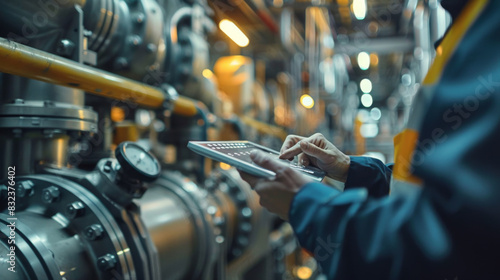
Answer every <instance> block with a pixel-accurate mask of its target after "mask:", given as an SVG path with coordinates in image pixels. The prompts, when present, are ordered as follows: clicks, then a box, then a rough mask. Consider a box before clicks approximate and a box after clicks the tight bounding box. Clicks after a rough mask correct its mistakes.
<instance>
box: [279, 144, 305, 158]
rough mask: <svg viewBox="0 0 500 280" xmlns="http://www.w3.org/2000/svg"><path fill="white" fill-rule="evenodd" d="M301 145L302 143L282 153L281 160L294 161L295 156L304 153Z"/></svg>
mask: <svg viewBox="0 0 500 280" xmlns="http://www.w3.org/2000/svg"><path fill="white" fill-rule="evenodd" d="M300 143H302V141H300V142H298V143H297V144H295V145H294V146H292V147H291V148H289V149H287V150H284V151H282V152H281V154H280V156H279V158H280V159H292V158H293V157H294V156H296V155H298V154H300V153H302V150H301V148H300Z"/></svg>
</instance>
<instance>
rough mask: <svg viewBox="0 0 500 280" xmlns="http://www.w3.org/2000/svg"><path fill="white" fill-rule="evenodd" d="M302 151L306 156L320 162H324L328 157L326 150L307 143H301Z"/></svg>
mask: <svg viewBox="0 0 500 280" xmlns="http://www.w3.org/2000/svg"><path fill="white" fill-rule="evenodd" d="M300 149H301V150H302V152H303V153H304V154H306V155H308V156H310V157H314V158H317V159H320V160H323V159H325V158H326V157H328V154H327V153H326V151H325V150H324V149H321V148H320V147H318V146H316V145H314V144H311V143H309V142H306V141H301V142H300Z"/></svg>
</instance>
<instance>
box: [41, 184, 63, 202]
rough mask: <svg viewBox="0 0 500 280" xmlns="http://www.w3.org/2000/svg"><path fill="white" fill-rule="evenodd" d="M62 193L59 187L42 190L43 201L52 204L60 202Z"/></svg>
mask: <svg viewBox="0 0 500 280" xmlns="http://www.w3.org/2000/svg"><path fill="white" fill-rule="evenodd" d="M60 196H61V192H60V191H59V188H58V187H54V186H50V187H48V188H45V189H43V190H42V201H43V202H45V203H52V202H55V201H57V200H59V197H60Z"/></svg>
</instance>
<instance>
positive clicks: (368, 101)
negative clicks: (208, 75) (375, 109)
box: [361, 93, 373, 108]
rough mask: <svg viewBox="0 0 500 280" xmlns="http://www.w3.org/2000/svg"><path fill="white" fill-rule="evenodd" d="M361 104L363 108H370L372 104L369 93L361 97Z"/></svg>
mask: <svg viewBox="0 0 500 280" xmlns="http://www.w3.org/2000/svg"><path fill="white" fill-rule="evenodd" d="M361 104H362V105H363V106H365V107H366V108H368V107H370V106H372V104H373V97H372V95H371V94H369V93H365V94H363V95H361Z"/></svg>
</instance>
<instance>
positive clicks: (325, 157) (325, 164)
mask: <svg viewBox="0 0 500 280" xmlns="http://www.w3.org/2000/svg"><path fill="white" fill-rule="evenodd" d="M296 155H298V160H299V163H300V164H302V165H305V166H307V165H310V164H311V165H313V166H316V167H318V168H319V169H321V170H323V171H325V172H326V174H327V175H328V176H329V177H331V178H333V179H335V180H338V181H341V182H345V181H346V179H347V171H348V170H349V165H350V163H351V160H350V158H349V157H348V156H347V155H345V154H344V153H342V152H341V151H340V150H339V149H337V147H335V146H334V145H333V144H332V143H330V142H329V141H328V140H326V138H325V137H324V136H323V135H322V134H321V133H316V134H314V135H312V136H311V137H308V138H305V137H302V136H297V135H288V136H287V137H286V139H285V142H284V143H283V146H282V147H281V155H280V158H281V159H293V157H294V156H296Z"/></svg>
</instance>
